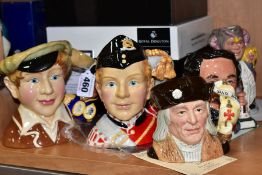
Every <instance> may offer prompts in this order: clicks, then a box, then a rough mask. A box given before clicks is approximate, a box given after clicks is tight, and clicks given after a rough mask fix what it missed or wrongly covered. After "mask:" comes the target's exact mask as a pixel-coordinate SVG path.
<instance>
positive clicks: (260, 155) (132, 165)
mask: <svg viewBox="0 0 262 175" xmlns="http://www.w3.org/2000/svg"><path fill="white" fill-rule="evenodd" d="M260 124H261V123H260ZM98 151H100V152H98ZM227 156H230V157H234V158H237V159H238V160H237V161H234V162H232V163H230V164H227V165H225V166H223V167H221V168H218V169H216V170H214V171H211V172H210V173H209V174H212V175H214V174H219V175H222V174H238V175H241V174H245V175H246V174H254V175H255V174H261V165H262V127H259V128H256V129H255V130H253V131H250V132H248V133H246V134H244V135H242V136H240V137H238V138H236V139H234V140H233V141H232V142H231V150H230V153H229V154H227ZM0 164H4V165H11V166H13V165H14V166H22V167H29V168H40V169H47V170H56V171H62V172H70V173H80V174H97V175H100V174H125V175H129V174H130V175H131V174H132V175H134V174H136V175H137V174H157V175H161V174H165V175H169V174H180V173H178V172H175V171H172V170H169V169H166V168H164V167H160V166H158V165H154V164H151V163H149V162H146V161H143V160H140V159H138V158H136V157H134V156H132V155H129V154H121V155H120V154H118V153H110V152H108V153H105V150H99V149H96V150H90V149H87V148H85V147H83V146H80V145H76V144H74V143H68V144H64V145H57V146H52V147H47V148H37V149H10V148H6V147H4V146H3V145H2V144H0Z"/></svg>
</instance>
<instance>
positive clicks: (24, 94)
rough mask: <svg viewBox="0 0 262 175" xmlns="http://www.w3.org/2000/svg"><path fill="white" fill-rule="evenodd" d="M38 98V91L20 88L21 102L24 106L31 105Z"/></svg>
mask: <svg viewBox="0 0 262 175" xmlns="http://www.w3.org/2000/svg"><path fill="white" fill-rule="evenodd" d="M36 96H37V89H35V88H30V87H29V88H20V89H19V100H20V101H21V103H23V104H27V103H31V102H33V101H34V99H35V98H36Z"/></svg>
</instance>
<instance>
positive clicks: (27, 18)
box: [0, 0, 47, 54]
mask: <svg viewBox="0 0 262 175" xmlns="http://www.w3.org/2000/svg"><path fill="white" fill-rule="evenodd" d="M0 4H1V19H2V21H3V22H4V24H5V26H6V28H7V31H8V36H9V40H10V42H11V50H10V52H9V54H13V53H14V52H16V51H17V50H20V51H24V50H26V49H28V48H31V47H33V46H36V45H39V44H41V43H44V42H46V41H47V38H46V23H45V11H44V2H43V0H23V1H21V0H20V1H1V3H0Z"/></svg>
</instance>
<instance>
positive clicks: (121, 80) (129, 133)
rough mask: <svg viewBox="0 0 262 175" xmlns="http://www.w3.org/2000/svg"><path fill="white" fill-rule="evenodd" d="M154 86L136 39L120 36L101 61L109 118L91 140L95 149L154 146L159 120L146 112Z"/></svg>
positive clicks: (100, 84)
mask: <svg viewBox="0 0 262 175" xmlns="http://www.w3.org/2000/svg"><path fill="white" fill-rule="evenodd" d="M152 85H153V79H152V78H151V68H150V65H149V63H148V60H147V57H146V56H145V55H144V51H143V49H142V47H141V46H139V45H138V44H137V43H136V42H135V41H133V40H132V39H130V38H128V37H126V36H123V35H119V36H116V37H115V38H113V39H112V40H111V41H110V42H109V43H108V44H107V45H106V46H105V47H104V48H103V49H102V51H101V53H100V54H99V56H98V59H97V70H96V89H97V92H98V94H99V96H100V98H101V100H102V102H103V103H104V105H105V108H106V110H107V114H105V115H104V116H102V118H101V119H100V120H99V121H98V122H97V123H96V126H95V127H94V128H93V129H92V131H91V133H90V134H89V136H88V144H89V145H91V146H99V147H108V148H112V147H113V148H125V147H136V146H140V145H147V144H151V142H152V134H153V132H154V130H155V127H156V116H155V115H154V114H152V113H150V112H149V111H148V110H146V109H145V108H144V107H145V104H146V101H147V100H148V99H149V97H150V89H151V87H152Z"/></svg>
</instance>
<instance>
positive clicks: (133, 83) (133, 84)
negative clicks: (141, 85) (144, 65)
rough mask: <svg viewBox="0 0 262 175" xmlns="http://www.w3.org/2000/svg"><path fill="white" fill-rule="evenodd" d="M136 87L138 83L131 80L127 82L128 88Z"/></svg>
mask: <svg viewBox="0 0 262 175" xmlns="http://www.w3.org/2000/svg"><path fill="white" fill-rule="evenodd" d="M136 85H138V82H137V81H136V80H131V81H130V82H129V86H136Z"/></svg>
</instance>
